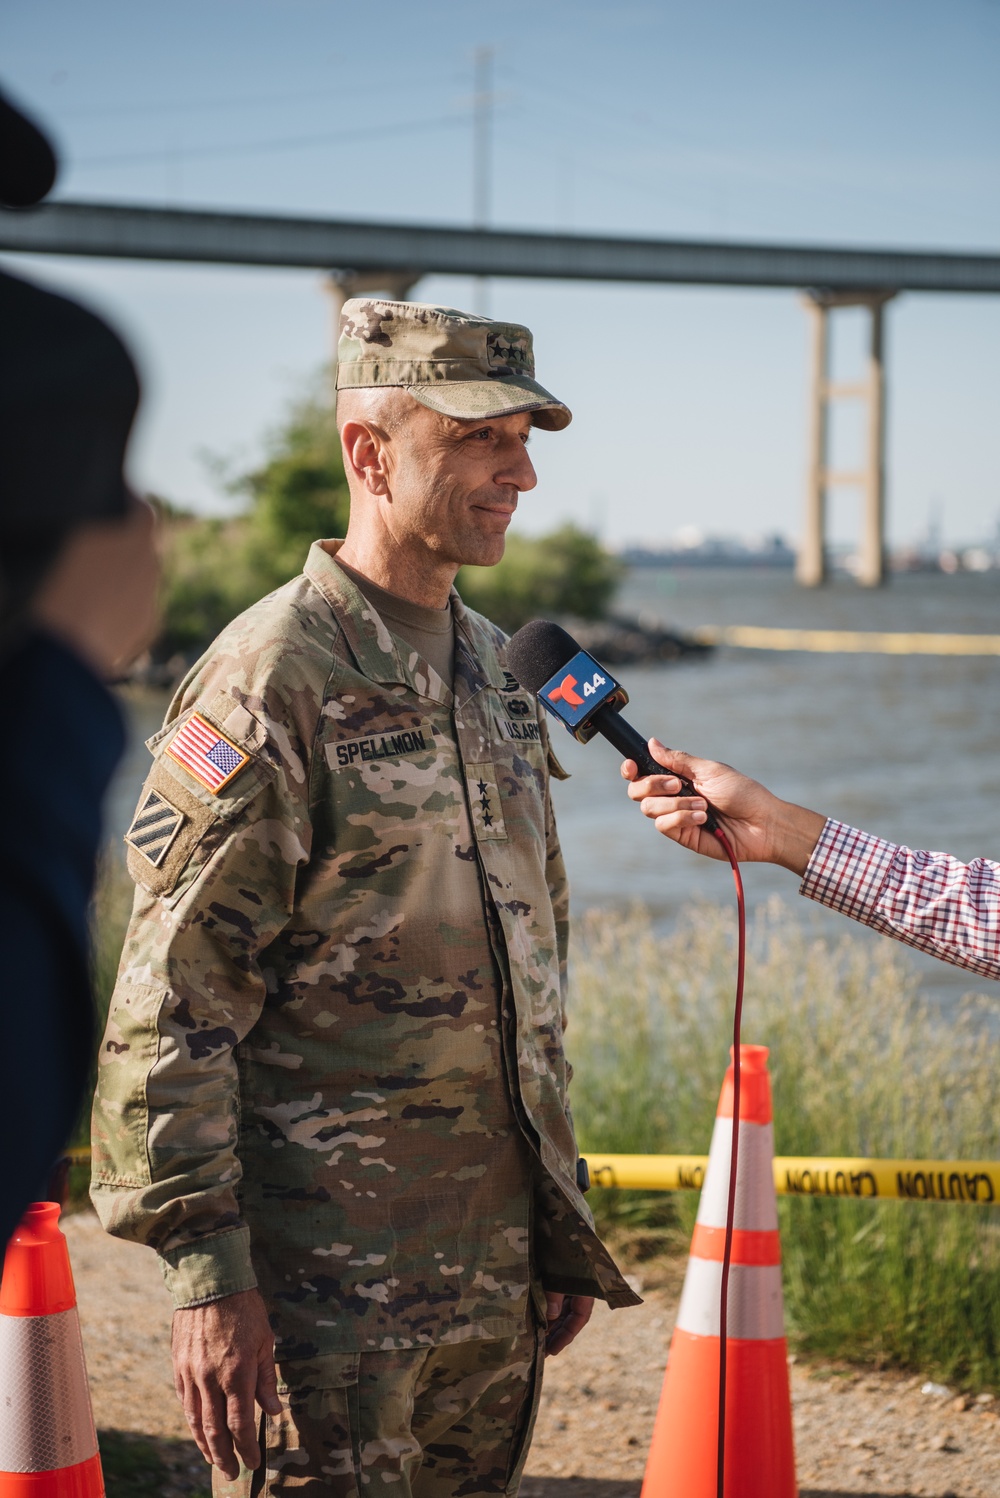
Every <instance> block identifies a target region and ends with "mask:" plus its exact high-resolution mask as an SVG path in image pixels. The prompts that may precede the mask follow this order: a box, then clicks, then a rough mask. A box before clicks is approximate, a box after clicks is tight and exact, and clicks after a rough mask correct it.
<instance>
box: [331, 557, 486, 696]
mask: <svg viewBox="0 0 1000 1498" xmlns="http://www.w3.org/2000/svg"><path fill="white" fill-rule="evenodd" d="M343 544H344V543H343V541H338V540H332V541H314V542H313V544H312V546H311V547H310V548H309V555H308V557H307V558H306V565H305V567H304V568H303V571H304V572H305V575H306V577H307V578H308V579H309V581H310V582H311V583H312V584H313V585H314V587H316V588H318V589H319V591H320V592H321V593H322V595H323V597H324V598H325V599H326V601H327V603H328V604H329V605H330V607H331V608H332V609H333V611H334V613H335V614H336V616H337V620H338V622H339V624H340V626H341V628H342V629H343V631H344V637H345V639H346V640H347V643H348V645H349V646H350V649H351V652H352V654H353V656H354V658H355V660H356V661H357V663H358V669H359V670H360V671H361V672H362V673H363V674H364V675H365V676H367V677H368V679H369V680H370V681H377V682H379V683H380V684H381V685H384V686H388V685H391V684H398V685H401V686H405V687H408V688H409V689H410V690H411V691H413V692H416V693H417V695H418V696H420V697H426V698H429V699H430V700H431V701H432V702H442V703H444V704H446V705H450V704H451V702H452V693H451V692H450V691H449V689H448V687H447V685H446V684H445V683H444V682H442V681H441V679H440V677H438V676H437V674H436V673H430V674H429V672H428V666H427V662H426V661H424V660H423V658H422V657H421V656H414V652H413V651H412V650H409V649H408V648H407V649H406V652H405V654H404V649H401V648H400V647H401V646H403V645H404V642H403V641H401V640H400V639H399V637H398V635H394V634H393V632H392V630H391V629H390V628H389V626H388V625H387V624H386V623H385V621H384V620H383V619H382V617H381V615H380V614H378V613H377V611H376V609H375V606H374V604H372V603H369V601H368V599H367V598H365V596H364V594H363V593H362V592H361V590H360V588H358V586H357V585H356V584H355V583H354V582H352V581H351V579H350V578H349V577H348V576H347V574H346V572H344V571H343V570H342V569H341V568H340V567H338V566H337V564H336V562H335V561H334V560H333V559H334V556H335V555H336V553H337V551H338V550H339V549H340V547H341V546H342V545H343ZM451 606H452V611H453V614H454V619H455V700H457V701H458V702H463V701H466V700H467V699H468V698H469V697H472V696H474V695H475V693H476V692H479V691H481V690H482V689H483V687H485V686H493V687H498V688H499V687H502V686H503V685H504V681H505V678H504V670H503V667H502V666H501V664H500V653H501V651H502V649H503V644H504V636H503V634H502V633H501V631H500V630H499V629H497V628H496V626H495V625H492V624H490V622H489V621H488V620H487V619H483V618H482V617H481V616H480V615H479V614H476V613H473V612H472V610H471V609H467V608H466V606H465V604H464V603H463V602H462V600H461V598H460V597H459V595H458V593H457V592H456V591H455V589H454V588H452V590H451ZM404 648H405V647H404ZM411 661H412V662H413V664H412V666H411V664H410V662H411Z"/></svg>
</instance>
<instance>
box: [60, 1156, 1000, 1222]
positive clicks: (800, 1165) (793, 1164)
mask: <svg viewBox="0 0 1000 1498" xmlns="http://www.w3.org/2000/svg"><path fill="white" fill-rule="evenodd" d="M62 1158H63V1159H65V1160H68V1161H69V1163H70V1165H89V1164H90V1150H89V1149H86V1148H80V1149H71V1150H67V1151H66V1152H65V1154H64V1155H63V1157H62ZM587 1165H588V1167H589V1169H590V1180H591V1184H592V1185H594V1186H602V1187H607V1188H615V1187H616V1188H617V1189H618V1190H620V1191H700V1190H701V1188H702V1185H703V1184H704V1180H705V1169H706V1167H707V1165H708V1156H707V1155H604V1154H593V1153H588V1155H587ZM774 1189H775V1191H777V1192H778V1194H779V1196H853V1197H859V1198H862V1199H866V1200H870V1199H873V1198H875V1197H878V1198H881V1199H882V1200H893V1199H894V1200H897V1201H920V1202H974V1203H976V1205H978V1206H986V1207H988V1206H992V1205H994V1204H996V1203H1000V1163H998V1162H997V1161H995V1160H865V1159H839V1158H830V1159H816V1158H814V1157H813V1156H810V1155H778V1156H776V1157H775V1160H774Z"/></svg>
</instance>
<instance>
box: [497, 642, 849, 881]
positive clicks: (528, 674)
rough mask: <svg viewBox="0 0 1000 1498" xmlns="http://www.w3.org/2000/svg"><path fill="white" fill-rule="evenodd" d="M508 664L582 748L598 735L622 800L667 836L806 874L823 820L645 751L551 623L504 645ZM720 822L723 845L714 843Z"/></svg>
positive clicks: (707, 763)
mask: <svg viewBox="0 0 1000 1498" xmlns="http://www.w3.org/2000/svg"><path fill="white" fill-rule="evenodd" d="M507 660H508V663H509V665H510V668H511V670H512V671H513V673H514V675H515V676H516V677H517V679H518V681H519V682H520V684H521V686H522V687H524V689H525V690H526V691H529V692H532V693H534V694H535V695H536V696H537V698H538V700H539V701H540V702H541V703H542V705H543V706H544V707H545V708H546V709H547V710H548V711H549V712H550V713H551V714H552V715H553V717H556V718H558V719H559V721H560V722H561V723H562V724H563V726H564V727H565V728H566V729H567V730H568V731H569V732H570V733H571V734H572V735H573V737H574V738H576V739H578V740H579V741H580V743H582V744H587V743H589V742H590V740H591V739H592V738H593V737H594V736H595V734H598V733H599V734H601V735H602V737H604V738H606V739H607V740H608V741H609V742H610V743H611V744H613V745H614V747H615V748H616V749H617V750H618V752H619V753H620V754H623V755H624V756H625V763H624V765H623V766H622V775H623V776H624V778H625V779H626V780H627V781H629V782H630V784H629V788H628V793H629V796H630V797H631V798H632V800H633V801H638V802H639V803H640V806H641V808H642V813H643V815H644V816H646V817H649V819H650V820H651V821H652V822H653V823H654V825H655V826H656V829H657V831H658V832H662V833H663V835H664V836H665V837H669V838H671V839H672V840H673V841H674V842H676V843H680V845H681V846H682V847H684V848H689V849H690V850H691V851H692V852H694V853H701V854H704V855H705V856H706V857H708V858H719V859H723V860H728V861H730V862H731V861H732V858H733V857H735V859H736V860H737V861H738V862H742V863H776V864H779V865H781V866H782V867H783V868H786V869H791V870H792V872H793V873H796V874H803V873H804V872H805V868H806V864H807V863H808V862H809V857H810V855H811V853H812V851H813V849H814V847H815V846H816V842H817V840H818V838H819V835H820V833H821V832H822V830H823V826H824V823H825V821H826V818H825V817H822V816H820V815H819V814H818V813H816V812H813V811H807V810H806V809H805V807H802V806H795V805H793V804H792V803H791V802H790V801H781V800H779V799H778V797H777V796H774V795H772V794H771V792H770V791H769V790H767V789H766V788H765V787H764V786H762V785H760V784H759V782H757V781H756V780H751V779H749V777H748V776H746V775H741V774H740V773H739V771H738V770H733V769H731V768H730V766H729V765H723V764H718V763H716V762H715V761H714V760H708V759H695V758H694V757H693V756H692V755H690V754H684V753H682V752H681V751H680V750H679V749H665V748H664V746H663V745H662V744H661V743H660V742H659V741H658V740H656V739H651V740H649V742H648V744H647V741H646V739H645V738H644V737H643V736H642V734H640V733H639V732H638V731H637V730H636V729H635V728H633V727H632V725H631V723H629V722H628V721H627V720H626V719H625V718H623V717H622V713H621V710H622V708H623V707H624V706H625V705H626V704H627V702H628V693H627V692H626V691H625V688H624V687H623V686H622V685H621V683H620V682H619V681H616V680H615V678H614V676H612V674H611V672H610V671H609V670H608V668H607V666H602V665H601V663H600V662H599V661H597V660H595V659H594V657H593V656H592V655H588V653H587V652H586V651H585V650H581V649H580V646H579V645H578V644H577V642H576V640H574V639H573V636H572V635H571V634H568V633H567V631H566V630H564V629H561V628H560V626H559V625H558V624H553V623H551V622H550V621H548V620H546V619H536V620H533V621H532V623H531V624H526V625H524V627H523V628H522V629H519V630H518V631H517V633H516V634H515V635H513V636H512V638H511V640H510V642H509V644H508V646H507ZM664 770H665V771H667V773H666V774H665V775H664V774H662V773H661V772H662V771H664ZM720 818H724V821H725V837H726V839H727V841H723V839H722V838H720V835H719V834H720V832H721V831H722V825H721V822H720Z"/></svg>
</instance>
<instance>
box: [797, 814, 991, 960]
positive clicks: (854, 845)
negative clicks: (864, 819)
mask: <svg viewBox="0 0 1000 1498" xmlns="http://www.w3.org/2000/svg"><path fill="white" fill-rule="evenodd" d="M800 889H801V893H802V894H804V895H807V896H808V897H809V899H811V900H817V901H818V902H819V903H820V904H821V905H827V906H829V908H830V909H831V910H839V911H841V912H842V913H843V914H844V915H848V916H850V917H851V919H852V920H855V921H860V922H861V923H862V924H863V925H865V926H871V927H872V929H873V930H875V931H881V932H882V933H883V934H884V935H885V936H892V937H894V938H895V939H896V941H901V942H905V943H906V944H907V945H908V946H911V947H917V948H919V950H920V951H922V952H927V953H929V955H930V956H932V957H939V958H940V959H941V961H942V962H950V963H953V964H954V965H955V966H956V967H963V968H967V969H968V970H969V971H970V972H973V973H978V974H979V975H980V977H983V978H1000V864H996V863H992V862H991V861H990V860H989V859H986V858H976V859H973V861H972V862H971V863H967V864H966V863H960V862H959V861H958V859H957V858H952V857H951V856H950V854H947V853H926V852H914V850H913V849H912V848H904V847H901V846H900V845H899V844H897V843H890V842H886V841H885V840H884V839H882V838H878V837H872V836H871V835H870V834H869V833H867V832H860V831H858V829H857V828H855V827H847V826H845V825H844V824H843V823H842V822H835V821H833V820H830V821H828V822H827V823H826V826H825V827H824V828H823V831H822V833H821V835H820V839H819V842H818V843H817V844H816V847H815V849H814V851H813V855H812V857H811V859H810V860H809V864H808V867H807V868H806V872H805V876H804V877H803V880H802V884H801V886H800Z"/></svg>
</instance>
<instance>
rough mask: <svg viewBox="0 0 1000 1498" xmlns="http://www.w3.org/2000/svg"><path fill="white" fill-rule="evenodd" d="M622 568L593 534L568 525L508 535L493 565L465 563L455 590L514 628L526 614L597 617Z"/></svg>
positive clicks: (605, 607) (611, 594) (535, 616)
mask: <svg viewBox="0 0 1000 1498" xmlns="http://www.w3.org/2000/svg"><path fill="white" fill-rule="evenodd" d="M623 570H624V569H623V567H622V564H621V562H619V560H618V558H617V557H614V556H612V555H611V553H610V552H608V551H606V550H605V548H604V547H603V546H602V545H601V543H600V541H598V539H597V537H596V536H592V535H590V534H589V533H588V532H587V531H584V530H581V529H580V528H579V527H578V526H575V525H572V524H568V525H563V526H560V528H559V529H558V530H556V531H552V532H551V533H550V534H549V535H547V536H538V537H528V536H516V535H515V536H509V537H508V539H507V547H506V550H505V552H504V556H503V560H502V561H500V562H498V563H497V565H496V566H495V567H463V568H462V569H461V571H460V572H459V574H458V578H457V580H456V584H457V587H458V591H459V592H460V593H461V595H462V597H463V598H464V599H465V601H466V603H467V604H469V606H470V607H471V608H474V609H476V610H477V612H478V613H480V614H485V615H486V617H487V618H488V619H492V620H493V621H494V623H496V624H499V625H500V627H501V629H505V630H507V631H508V632H512V631H513V630H515V629H520V627H521V625H522V624H527V622H528V620H529V619H539V618H547V617H549V616H550V615H552V614H570V615H573V616H574V617H575V618H577V619H601V618H603V617H604V615H605V614H606V612H607V610H608V606H609V604H610V603H611V600H612V598H613V597H614V595H615V592H616V591H617V589H618V585H619V583H620V582H621V578H622V573H623Z"/></svg>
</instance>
